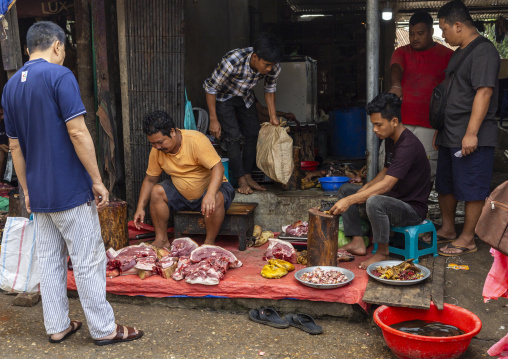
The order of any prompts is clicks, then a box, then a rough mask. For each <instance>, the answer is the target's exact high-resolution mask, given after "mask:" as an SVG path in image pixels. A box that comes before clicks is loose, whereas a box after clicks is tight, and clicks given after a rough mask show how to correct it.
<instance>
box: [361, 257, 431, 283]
mask: <svg viewBox="0 0 508 359" xmlns="http://www.w3.org/2000/svg"><path fill="white" fill-rule="evenodd" d="M402 262H403V261H381V262H376V263H372V264H371V265H370V266H368V267H367V274H368V275H369V276H370V277H371V278H374V279H375V280H377V281H379V282H381V283H385V284H390V285H413V284H417V283H421V282H423V281H424V280H425V279H427V278H429V277H430V270H429V269H428V268H427V267H424V266H422V265H419V264H416V263H415V264H414V265H415V266H417V267H418V268H419V269H420V270H421V271H422V273H423V278H420V279H416V280H391V279H383V278H380V277H376V276H375V275H374V274H372V271H373V270H374V269H376V268H377V267H386V266H396V265H397V264H401V263H402Z"/></svg>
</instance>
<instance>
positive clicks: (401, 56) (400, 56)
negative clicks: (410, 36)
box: [390, 46, 406, 70]
mask: <svg viewBox="0 0 508 359" xmlns="http://www.w3.org/2000/svg"><path fill="white" fill-rule="evenodd" d="M404 48H405V46H403V47H399V48H398V49H397V50H395V51H394V52H393V54H392V59H391V61H390V67H391V66H392V65H393V64H398V65H400V67H402V70H404V68H405V67H406V51H405V49H404Z"/></svg>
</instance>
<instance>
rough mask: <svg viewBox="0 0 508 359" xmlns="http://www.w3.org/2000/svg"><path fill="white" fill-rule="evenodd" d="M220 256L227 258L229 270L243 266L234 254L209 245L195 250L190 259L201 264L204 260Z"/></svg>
mask: <svg viewBox="0 0 508 359" xmlns="http://www.w3.org/2000/svg"><path fill="white" fill-rule="evenodd" d="M219 256H224V257H226V258H227V260H228V261H229V268H238V267H241V266H242V262H240V261H239V260H238V259H237V258H236V257H235V255H234V254H233V253H231V252H230V251H228V250H226V249H224V248H222V247H219V246H212V245H209V244H203V245H202V246H201V247H198V248H196V249H194V250H193V251H192V253H191V254H190V259H191V260H192V261H193V262H200V261H202V260H203V259H206V258H209V257H219Z"/></svg>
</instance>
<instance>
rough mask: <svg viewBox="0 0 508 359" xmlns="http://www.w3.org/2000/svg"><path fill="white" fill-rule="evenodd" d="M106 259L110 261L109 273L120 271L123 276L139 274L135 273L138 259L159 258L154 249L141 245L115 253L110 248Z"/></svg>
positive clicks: (107, 268) (108, 264)
mask: <svg viewBox="0 0 508 359" xmlns="http://www.w3.org/2000/svg"><path fill="white" fill-rule="evenodd" d="M106 257H107V259H108V263H107V267H106V270H107V271H113V270H114V269H119V271H120V273H121V274H122V275H127V274H137V270H136V271H133V270H132V269H134V267H135V266H136V263H137V262H138V259H140V258H144V257H153V258H157V252H156V251H155V249H154V247H152V246H150V245H147V244H145V243H141V244H138V245H135V246H128V247H125V248H122V249H120V250H118V251H115V250H114V249H113V248H110V249H108V250H107V251H106Z"/></svg>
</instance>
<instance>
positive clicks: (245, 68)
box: [203, 47, 281, 108]
mask: <svg viewBox="0 0 508 359" xmlns="http://www.w3.org/2000/svg"><path fill="white" fill-rule="evenodd" d="M253 52H254V49H253V48H252V47H246V48H243V49H235V50H231V51H230V52H228V53H227V54H226V55H224V57H223V58H222V60H221V62H220V63H219V64H218V65H217V67H216V69H215V70H214V72H213V73H212V75H211V76H210V77H209V78H207V79H206V80H205V82H204V83H203V88H204V89H205V91H206V92H207V93H209V94H212V95H216V98H217V101H220V102H224V101H227V100H229V99H230V98H232V97H234V96H238V97H241V98H242V99H243V101H244V102H245V106H246V107H247V108H249V107H251V106H252V104H253V103H254V101H255V97H254V93H253V92H252V88H253V87H254V86H256V84H257V83H258V82H259V81H260V80H262V79H265V92H267V93H272V92H275V90H276V88H277V77H278V76H279V73H280V70H281V67H280V64H278V63H277V64H275V65H274V66H273V68H272V71H270V72H269V73H267V74H266V75H262V74H260V73H259V72H257V71H255V70H254V69H253V68H252V67H250V58H251V56H252V54H253Z"/></svg>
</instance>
